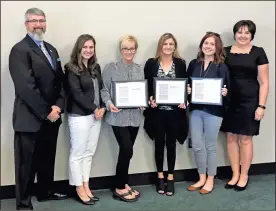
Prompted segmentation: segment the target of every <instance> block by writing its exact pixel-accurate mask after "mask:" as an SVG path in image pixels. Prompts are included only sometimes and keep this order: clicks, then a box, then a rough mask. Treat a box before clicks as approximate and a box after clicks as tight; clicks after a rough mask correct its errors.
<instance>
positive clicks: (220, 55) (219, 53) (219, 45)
mask: <svg viewBox="0 0 276 211" xmlns="http://www.w3.org/2000/svg"><path fill="white" fill-rule="evenodd" d="M209 37H213V38H214V39H215V46H216V53H215V55H214V64H222V63H224V60H225V52H224V47H223V42H222V40H221V38H220V35H219V34H218V33H215V32H206V35H205V36H204V37H203V38H202V39H201V41H200V44H199V52H198V54H197V60H198V61H204V53H203V52H202V46H203V43H204V42H205V40H206V39H207V38H209Z"/></svg>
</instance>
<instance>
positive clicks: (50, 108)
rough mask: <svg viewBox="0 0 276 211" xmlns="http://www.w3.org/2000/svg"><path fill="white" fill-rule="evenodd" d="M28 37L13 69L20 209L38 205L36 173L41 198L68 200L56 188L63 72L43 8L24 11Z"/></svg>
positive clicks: (16, 51) (15, 52)
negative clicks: (49, 39) (49, 38)
mask: <svg viewBox="0 0 276 211" xmlns="http://www.w3.org/2000/svg"><path fill="white" fill-rule="evenodd" d="M25 26H26V29H27V35H26V37H25V38H24V39H23V40H21V41H20V42H18V43H17V44H15V45H14V46H13V47H12V49H11V52H10V56H9V69H10V74H11V77H12V80H13V83H14V88H15V101H14V110H13V128H14V131H15V133H14V155H15V183H16V208H17V209H33V206H32V203H31V190H32V184H33V182H34V179H35V175H37V199H38V201H45V200H51V199H52V200H54V199H56V200H58V199H65V198H67V195H65V194H59V193H55V192H53V190H52V188H53V187H52V186H53V180H54V168H55V155H56V144H57V137H58V131H59V127H60V124H61V122H62V121H61V118H60V116H61V113H62V112H63V109H64V104H65V94H64V89H63V78H64V73H63V71H62V67H61V62H60V59H59V55H58V53H57V50H56V49H55V48H54V47H53V46H52V45H50V44H49V43H47V42H45V41H43V35H44V33H45V31H46V17H45V14H44V12H43V11H42V10H40V9H37V8H31V9H29V10H27V11H26V13H25Z"/></svg>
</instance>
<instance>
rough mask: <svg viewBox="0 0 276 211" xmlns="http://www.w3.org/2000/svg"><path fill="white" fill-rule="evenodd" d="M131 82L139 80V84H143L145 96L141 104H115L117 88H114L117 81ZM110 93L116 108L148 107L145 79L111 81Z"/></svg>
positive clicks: (146, 82)
mask: <svg viewBox="0 0 276 211" xmlns="http://www.w3.org/2000/svg"><path fill="white" fill-rule="evenodd" d="M132 82H140V83H141V84H144V86H145V98H144V102H141V105H131V104H130V105H128V106H119V105H117V102H116V98H117V97H116V96H117V90H116V84H119V83H132ZM111 93H112V98H113V99H112V101H113V103H114V106H115V107H116V108H120V109H123V108H125V109H127V108H140V107H144V108H146V107H148V81H147V80H131V81H112V89H111Z"/></svg>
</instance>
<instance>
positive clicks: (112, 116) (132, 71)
mask: <svg viewBox="0 0 276 211" xmlns="http://www.w3.org/2000/svg"><path fill="white" fill-rule="evenodd" d="M102 79H103V88H102V90H101V97H102V101H103V102H104V103H105V105H106V109H107V111H108V112H106V121H107V122H108V124H110V125H112V126H120V127H126V126H132V127H139V126H140V123H141V121H142V111H141V110H140V109H122V110H121V111H120V112H117V113H115V112H110V110H109V105H110V104H111V103H113V102H112V100H113V96H112V90H111V84H112V81H124V80H144V71H143V70H142V68H141V67H140V65H138V64H136V63H132V64H125V63H123V61H122V60H120V61H118V62H111V63H109V64H107V65H106V66H105V67H104V70H103V72H102Z"/></svg>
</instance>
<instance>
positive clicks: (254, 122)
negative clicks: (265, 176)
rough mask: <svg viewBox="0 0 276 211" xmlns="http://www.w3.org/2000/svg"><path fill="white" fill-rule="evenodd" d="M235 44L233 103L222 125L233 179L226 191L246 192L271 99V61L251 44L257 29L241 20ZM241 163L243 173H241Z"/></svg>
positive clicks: (230, 57)
mask: <svg viewBox="0 0 276 211" xmlns="http://www.w3.org/2000/svg"><path fill="white" fill-rule="evenodd" d="M233 32H234V39H235V41H236V43H235V44H234V45H232V46H229V47H226V48H225V51H226V64H227V65H228V66H229V72H230V83H231V90H232V92H231V103H230V105H229V108H228V110H227V113H226V115H225V117H224V120H223V123H222V131H224V132H226V135H227V151H228V157H229V160H230V164H231V168H232V172H233V175H232V179H231V180H230V181H229V182H228V183H227V184H226V185H225V188H226V189H235V190H236V191H242V190H245V188H246V187H247V184H248V179H249V178H248V170H249V168H250V165H251V162H252V157H253V143H252V137H253V136H256V135H259V128H260V121H261V119H262V118H263V116H264V112H265V108H266V107H265V105H266V100H267V96H268V88H269V79H268V75H269V74H268V69H269V66H268V59H267V56H266V53H265V51H264V49H263V48H261V47H257V46H254V45H252V44H251V41H252V40H253V39H254V35H255V32H256V25H255V24H254V23H253V22H252V21H250V20H241V21H239V22H237V23H236V24H235V25H234V28H233ZM240 163H241V170H240Z"/></svg>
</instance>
